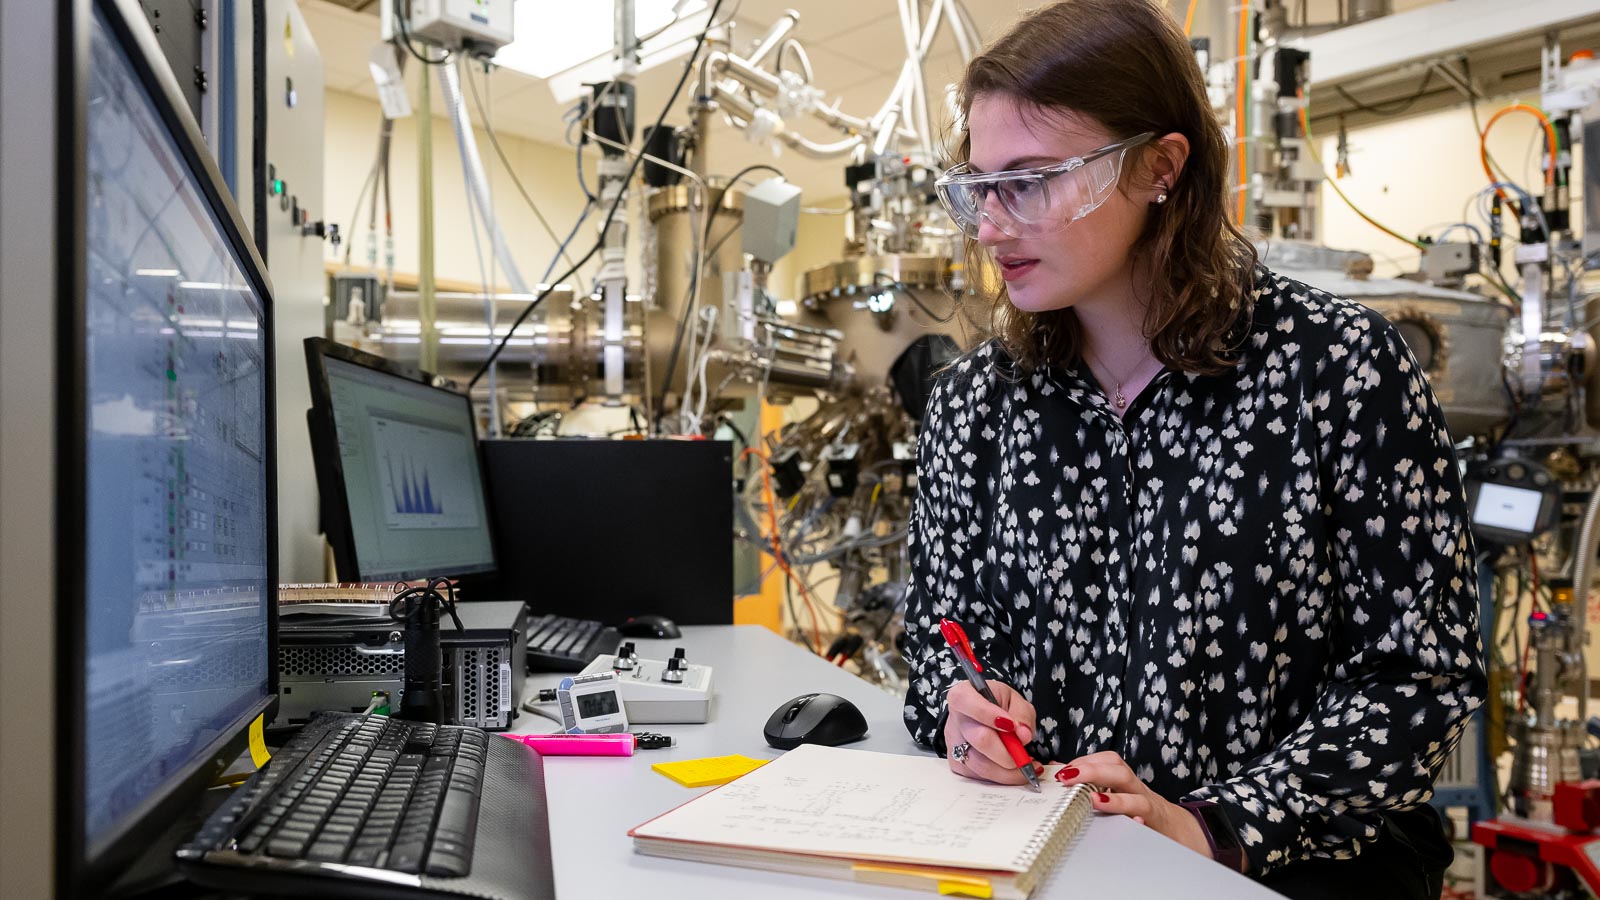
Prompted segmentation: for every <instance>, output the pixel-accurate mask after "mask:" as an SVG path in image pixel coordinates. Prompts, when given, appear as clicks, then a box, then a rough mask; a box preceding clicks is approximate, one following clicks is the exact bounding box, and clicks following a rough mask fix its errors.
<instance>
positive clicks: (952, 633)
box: [939, 619, 1039, 793]
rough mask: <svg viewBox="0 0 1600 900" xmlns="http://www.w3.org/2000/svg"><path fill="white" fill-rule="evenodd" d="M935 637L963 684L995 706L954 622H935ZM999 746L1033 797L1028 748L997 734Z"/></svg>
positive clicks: (1008, 734) (1035, 786)
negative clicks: (950, 657) (944, 645)
mask: <svg viewBox="0 0 1600 900" xmlns="http://www.w3.org/2000/svg"><path fill="white" fill-rule="evenodd" d="M939 633H940V634H943V635H944V640H945V643H947V644H949V645H950V649H951V650H953V651H955V654H956V662H959V663H960V664H961V671H963V672H965V673H967V680H968V681H970V682H972V686H973V687H975V688H977V689H978V693H979V694H981V695H982V696H983V699H985V700H987V701H989V702H990V703H993V704H994V705H995V706H999V705H1000V703H999V701H997V700H995V699H994V692H993V691H991V690H989V683H988V682H987V681H984V680H983V664H982V663H980V662H978V658H977V657H976V656H974V655H973V653H972V642H971V641H969V640H967V632H966V630H965V629H963V628H962V627H961V625H960V623H958V622H954V621H952V620H950V619H940V620H939ZM1000 743H1002V744H1004V745H1005V748H1006V752H1007V753H1009V754H1011V761H1012V762H1014V763H1016V764H1017V768H1019V769H1021V770H1022V775H1023V777H1024V778H1027V779H1028V786H1029V787H1031V788H1033V790H1034V792H1035V793H1038V792H1039V776H1037V775H1035V774H1033V757H1032V756H1029V755H1028V748H1026V747H1024V746H1022V741H1020V740H1018V739H1017V736H1016V735H1014V734H1012V733H1011V732H1009V731H1001V732H1000Z"/></svg>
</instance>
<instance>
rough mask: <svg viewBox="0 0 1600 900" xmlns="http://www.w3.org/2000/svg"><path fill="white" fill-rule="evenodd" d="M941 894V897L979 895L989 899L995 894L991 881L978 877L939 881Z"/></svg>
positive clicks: (985, 899)
mask: <svg viewBox="0 0 1600 900" xmlns="http://www.w3.org/2000/svg"><path fill="white" fill-rule="evenodd" d="M939 895H940V896H941V897H979V898H982V900H989V898H991V897H993V896H994V888H992V887H990V886H989V882H987V881H981V880H977V879H968V878H961V879H945V880H941V881H940V882H939Z"/></svg>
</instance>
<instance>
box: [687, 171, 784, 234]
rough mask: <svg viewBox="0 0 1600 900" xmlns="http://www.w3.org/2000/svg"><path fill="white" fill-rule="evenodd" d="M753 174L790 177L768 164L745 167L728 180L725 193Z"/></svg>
mask: <svg viewBox="0 0 1600 900" xmlns="http://www.w3.org/2000/svg"><path fill="white" fill-rule="evenodd" d="M751 172H771V173H772V174H774V175H776V176H778V177H779V178H783V179H787V178H788V177H789V176H787V175H785V174H783V170H782V169H780V168H778V167H777V166H769V165H767V164H766V163H756V164H755V165H753V166H745V167H744V168H742V169H740V170H739V171H738V172H736V173H734V176H733V177H732V178H729V179H728V186H727V187H725V188H723V190H724V191H731V190H733V186H734V185H736V184H738V183H739V179H741V178H743V177H745V176H746V175H749V174H750V173H751ZM710 230H711V229H709V228H708V229H706V231H708V232H709V231H710Z"/></svg>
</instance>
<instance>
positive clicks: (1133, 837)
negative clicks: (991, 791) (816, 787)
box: [513, 626, 1278, 900]
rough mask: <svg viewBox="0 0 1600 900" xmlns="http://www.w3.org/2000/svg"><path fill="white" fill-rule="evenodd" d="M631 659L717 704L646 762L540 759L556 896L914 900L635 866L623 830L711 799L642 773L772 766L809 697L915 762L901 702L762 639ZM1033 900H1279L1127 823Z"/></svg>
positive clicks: (679, 864)
mask: <svg viewBox="0 0 1600 900" xmlns="http://www.w3.org/2000/svg"><path fill="white" fill-rule="evenodd" d="M635 644H636V645H637V647H638V651H639V655H640V656H642V657H644V658H646V659H666V658H668V657H669V656H671V655H672V649H673V648H674V647H679V646H681V647H684V648H685V649H686V650H687V651H688V657H689V661H690V662H694V663H700V664H704V665H709V666H711V667H713V669H714V671H713V673H712V687H713V690H714V692H715V697H714V699H713V701H712V707H711V721H710V722H709V723H707V724H705V725H644V726H640V727H641V728H642V729H643V730H646V731H657V732H661V733H664V734H670V735H672V736H673V737H674V738H676V739H677V746H675V747H672V748H669V749H666V750H650V751H641V752H640V753H639V755H637V756H634V757H633V758H631V759H616V758H600V757H588V758H585V757H557V758H546V759H545V761H544V765H545V792H546V796H547V799H548V803H549V810H550V844H551V850H552V851H553V853H554V855H555V879H556V894H557V896H560V897H579V898H581V897H595V896H600V895H601V893H602V890H603V891H604V893H605V894H607V895H614V896H640V897H645V896H670V897H695V898H697V900H722V898H727V900H747V898H750V897H762V898H788V897H796V898H798V897H807V898H810V897H816V896H818V895H819V894H826V895H829V896H848V897H867V898H882V900H905V898H907V897H914V896H917V895H916V894H915V893H913V892H910V891H906V890H902V889H896V888H886V887H875V886H872V885H861V884H851V883H849V882H842V881H825V880H822V879H817V878H806V877H800V876H793V875H782V874H778V873H775V872H764V871H760V870H755V869H741V868H737V867H733V866H720V865H709V864H705V863H695V862H685V861H681V860H671V859H660V858H657V857H650V856H642V855H639V854H636V853H634V852H633V841H632V839H631V838H629V837H628V835H627V833H628V829H630V828H632V827H634V826H635V825H639V824H641V823H643V822H645V821H647V820H649V819H651V818H653V817H655V816H657V815H660V814H661V813H664V812H666V811H667V810H669V809H672V808H673V807H676V806H678V805H680V804H682V803H684V802H685V801H688V800H690V799H692V798H694V797H696V796H698V795H699V794H702V793H704V792H705V790H709V788H707V789H689V788H683V787H679V786H678V785H677V784H676V783H674V782H672V781H670V780H668V779H667V778H665V777H663V776H661V775H658V774H656V773H654V772H652V771H651V770H650V766H651V765H652V764H653V763H658V762H670V761H673V760H679V759H696V758H699V757H704V756H724V755H727V754H730V753H742V754H744V755H746V756H749V757H753V758H756V759H771V758H775V757H776V756H778V755H779V751H777V750H773V749H772V748H771V747H768V746H767V743H766V741H765V740H764V739H763V738H762V736H761V728H762V726H763V725H764V724H766V720H767V717H768V716H769V715H771V714H772V711H773V710H774V709H776V708H777V707H778V706H779V704H781V703H783V702H784V701H786V700H789V699H792V698H793V697H795V696H796V695H799V694H803V693H807V692H810V691H826V692H829V693H834V694H838V695H840V696H841V697H844V698H846V699H848V700H850V701H851V702H852V703H855V704H856V705H857V706H858V707H860V708H861V712H862V713H863V714H864V715H865V716H866V718H867V725H868V727H869V729H870V731H869V733H868V736H867V739H866V740H865V741H862V742H860V743H858V744H852V745H851V746H852V747H859V748H861V749H864V750H879V751H883V752H887V753H905V754H924V753H926V751H924V750H923V749H922V748H920V747H918V746H917V745H916V744H915V743H913V742H912V740H911V736H910V735H909V734H907V732H906V728H905V724H904V723H903V722H902V721H901V718H900V701H899V700H898V699H897V698H895V697H892V696H890V695H889V694H887V693H884V692H883V691H882V690H880V689H878V688H876V687H874V686H872V685H870V684H868V683H867V682H865V681H862V680H861V679H859V678H856V677H855V676H854V675H851V674H849V673H847V672H844V671H842V670H840V669H838V668H836V667H835V666H832V665H829V664H828V663H827V662H824V661H823V660H821V659H818V658H817V657H815V656H813V655H812V654H810V653H807V652H806V651H804V650H802V649H801V648H800V647H798V646H796V645H794V644H791V643H789V642H788V641H785V640H783V639H782V638H780V637H778V636H777V635H775V634H773V633H772V632H770V631H768V630H766V629H765V628H761V627H758V626H701V627H690V628H685V629H684V630H683V637H682V638H680V639H678V640H675V641H654V640H636V641H635ZM560 679H561V676H559V675H534V676H530V677H529V679H528V682H527V685H526V687H525V688H524V692H525V695H526V696H530V697H531V696H533V695H534V694H535V693H536V692H537V690H538V689H539V688H545V687H554V686H555V684H556V682H558V681H560ZM554 724H555V723H553V722H551V721H550V720H549V719H546V718H543V717H541V716H538V715H534V714H532V713H528V712H523V713H522V717H521V718H520V719H518V720H517V727H516V728H514V729H513V731H517V732H520V733H525V734H535V733H539V732H548V731H553V730H555V727H554ZM1033 896H1034V898H1067V897H1076V898H1090V897H1118V898H1129V900H1139V898H1144V897H1149V898H1152V900H1154V898H1161V900H1166V898H1169V897H1175V896H1179V897H1185V898H1194V900H1206V898H1217V900H1223V898H1227V900H1249V898H1253V897H1258V898H1270V897H1277V896H1278V895H1277V894H1275V893H1273V892H1271V891H1269V890H1267V889H1266V888H1263V887H1261V886H1260V885H1259V884H1256V883H1255V882H1254V881H1251V880H1250V879H1248V878H1245V877H1243V876H1241V875H1237V874H1234V873H1232V872H1229V871H1227V870H1226V869H1224V868H1223V867H1221V866H1219V865H1217V864H1216V863H1214V862H1212V861H1210V860H1208V859H1206V858H1204V857H1202V856H1200V855H1198V854H1196V853H1193V852H1191V851H1189V850H1188V849H1186V848H1184V847H1181V846H1179V845H1178V844H1175V843H1173V842H1171V841H1169V840H1167V839H1166V838H1164V837H1162V836H1161V835H1159V834H1156V833H1155V832H1153V831H1151V830H1149V829H1147V828H1145V827H1144V826H1142V825H1136V824H1135V823H1134V822H1133V821H1132V820H1131V819H1126V818H1122V817H1112V816H1097V817H1096V818H1095V820H1094V821H1093V822H1091V823H1090V825H1089V827H1088V829H1087V830H1086V831H1085V832H1084V835H1083V837H1082V839H1081V840H1080V841H1079V842H1078V844H1077V846H1075V847H1074V848H1073V850H1072V852H1071V853H1070V854H1069V855H1068V856H1067V858H1066V859H1065V860H1064V861H1063V863H1062V864H1061V865H1060V866H1058V867H1057V868H1056V870H1055V872H1054V873H1052V875H1051V877H1050V878H1049V880H1048V881H1047V882H1046V883H1045V884H1044V885H1043V886H1041V887H1040V888H1039V889H1038V890H1037V891H1035V893H1034V895H1033Z"/></svg>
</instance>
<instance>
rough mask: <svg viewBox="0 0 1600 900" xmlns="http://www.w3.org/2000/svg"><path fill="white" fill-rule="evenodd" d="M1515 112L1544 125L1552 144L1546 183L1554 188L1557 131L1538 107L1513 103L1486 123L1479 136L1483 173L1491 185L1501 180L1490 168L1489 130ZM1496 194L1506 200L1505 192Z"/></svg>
mask: <svg viewBox="0 0 1600 900" xmlns="http://www.w3.org/2000/svg"><path fill="white" fill-rule="evenodd" d="M1514 112H1525V113H1527V114H1529V115H1531V116H1533V117H1535V118H1537V119H1538V120H1539V122H1540V123H1541V124H1543V125H1544V137H1545V140H1546V141H1547V142H1549V144H1550V166H1549V167H1548V168H1547V169H1545V173H1544V183H1545V186H1546V187H1554V186H1555V183H1556V163H1557V162H1558V161H1559V159H1560V157H1559V155H1558V154H1559V153H1560V148H1559V147H1558V146H1557V145H1556V129H1555V126H1554V125H1551V124H1550V119H1549V118H1548V117H1547V116H1545V114H1544V113H1543V112H1542V111H1540V109H1539V108H1538V107H1537V106H1529V105H1528V104H1526V103H1513V104H1511V105H1510V106H1507V107H1506V108H1505V109H1502V110H1500V111H1498V112H1496V113H1495V114H1494V115H1492V116H1490V117H1489V121H1488V122H1486V123H1484V126H1483V133H1482V134H1480V135H1478V160H1479V161H1480V162H1482V163H1483V171H1484V173H1485V174H1487V175H1488V176H1489V183H1490V184H1494V183H1496V182H1498V181H1499V180H1500V179H1498V178H1496V177H1495V174H1494V170H1493V169H1491V168H1489V129H1491V128H1493V127H1494V123H1495V122H1498V121H1499V120H1500V117H1501V116H1504V115H1506V114H1507V113H1514ZM1495 193H1497V194H1499V195H1500V199H1502V200H1504V199H1506V192H1505V191H1503V190H1499V189H1496V191H1495Z"/></svg>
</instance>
